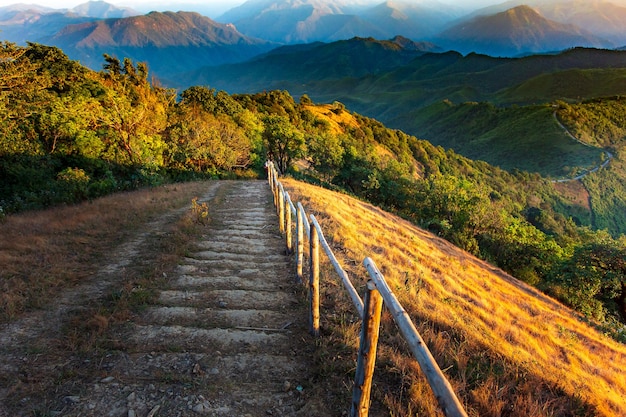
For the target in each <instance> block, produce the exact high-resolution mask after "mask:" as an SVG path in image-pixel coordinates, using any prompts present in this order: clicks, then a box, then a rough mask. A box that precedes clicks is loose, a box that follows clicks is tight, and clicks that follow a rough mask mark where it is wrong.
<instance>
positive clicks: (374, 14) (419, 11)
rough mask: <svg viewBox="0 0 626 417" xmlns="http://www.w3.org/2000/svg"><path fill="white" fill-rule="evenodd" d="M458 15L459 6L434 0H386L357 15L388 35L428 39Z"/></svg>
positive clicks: (459, 11)
mask: <svg viewBox="0 0 626 417" xmlns="http://www.w3.org/2000/svg"><path fill="white" fill-rule="evenodd" d="M461 15H462V10H461V9H459V8H456V7H452V6H449V5H445V4H443V3H440V2H438V1H434V0H432V1H420V2H412V1H409V0H387V1H385V2H384V3H381V4H379V5H377V6H374V7H372V8H370V9H368V10H366V11H364V12H363V13H362V14H361V17H362V18H363V19H365V20H366V21H368V22H371V23H373V24H376V25H377V26H378V27H379V28H380V29H381V30H383V31H384V32H385V33H386V34H387V35H388V37H392V36H395V35H402V36H405V37H407V38H411V39H429V38H432V37H433V36H434V35H436V34H438V33H439V32H441V31H442V30H443V29H444V28H445V27H446V26H448V25H449V24H450V22H451V21H453V20H454V19H457V18H459V16H461Z"/></svg>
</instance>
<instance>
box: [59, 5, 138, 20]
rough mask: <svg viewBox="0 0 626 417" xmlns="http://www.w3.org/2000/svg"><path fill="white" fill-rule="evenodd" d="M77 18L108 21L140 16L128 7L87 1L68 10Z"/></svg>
mask: <svg viewBox="0 0 626 417" xmlns="http://www.w3.org/2000/svg"><path fill="white" fill-rule="evenodd" d="M69 11H70V12H71V13H75V14H77V15H79V16H87V17H96V18H99V19H109V18H117V17H131V16H137V15H140V14H141V13H139V12H138V11H136V10H133V9H131V8H130V7H118V6H114V5H112V4H110V3H107V2H105V1H89V2H86V3H83V4H79V5H78V6H76V7H73V8H71V9H70V10H69Z"/></svg>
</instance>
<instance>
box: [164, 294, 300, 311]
mask: <svg viewBox="0 0 626 417" xmlns="http://www.w3.org/2000/svg"><path fill="white" fill-rule="evenodd" d="M158 302H159V303H161V304H163V305H168V306H194V307H195V306H200V307H206V308H233V309H237V310H246V309H265V310H277V311H280V310H282V309H285V308H291V307H292V306H293V305H297V304H298V303H299V302H298V301H297V299H296V298H295V296H293V295H292V294H289V293H287V292H275V291H249V290H227V289H220V290H207V291H193V290H164V291H161V293H160V294H159V298H158Z"/></svg>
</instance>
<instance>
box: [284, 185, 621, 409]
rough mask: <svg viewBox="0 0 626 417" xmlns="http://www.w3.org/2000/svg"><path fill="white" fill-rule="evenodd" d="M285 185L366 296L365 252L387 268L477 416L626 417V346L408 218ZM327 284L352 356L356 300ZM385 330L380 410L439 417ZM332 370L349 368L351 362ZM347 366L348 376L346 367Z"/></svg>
mask: <svg viewBox="0 0 626 417" xmlns="http://www.w3.org/2000/svg"><path fill="white" fill-rule="evenodd" d="M283 185H284V186H285V188H286V189H287V190H288V192H289V193H290V194H291V197H292V200H293V201H294V202H296V201H300V202H302V203H303V205H304V207H305V208H306V209H307V211H308V212H310V213H313V214H315V215H316V217H317V218H318V220H319V221H320V223H321V224H322V227H323V229H324V230H325V234H326V237H327V240H328V241H329V243H330V244H331V246H332V247H334V248H335V249H336V255H337V256H338V257H339V258H340V259H341V260H342V263H343V265H344V266H345V269H346V270H347V271H348V273H349V274H350V276H351V277H352V278H353V279H354V280H355V285H356V286H357V288H361V291H360V292H361V293H362V288H363V285H364V280H365V279H366V278H365V274H366V273H365V271H364V269H363V268H362V267H360V266H359V265H358V264H359V263H360V262H362V260H363V259H364V258H365V257H366V256H369V257H371V258H372V259H373V260H374V261H375V262H376V263H377V265H378V267H379V268H380V269H381V271H382V272H383V274H384V275H385V277H386V279H387V281H388V282H389V284H390V287H391V288H392V289H393V290H394V291H395V292H396V295H397V296H398V298H399V299H400V301H401V303H402V304H403V305H404V307H405V309H406V310H407V311H408V312H409V314H410V315H411V317H412V318H413V321H414V322H415V324H416V326H417V327H418V330H419V331H420V333H421V334H422V336H423V337H424V338H425V340H426V341H427V343H428V345H429V348H430V349H431V351H432V352H433V355H434V356H435V358H436V359H437V361H438V363H439V365H440V367H441V368H442V369H443V370H444V371H445V372H446V374H447V375H448V376H449V378H450V380H451V383H452V385H453V387H454V388H455V390H456V391H457V393H458V395H459V397H460V399H461V401H462V402H463V403H464V404H465V406H466V409H467V411H468V414H469V415H470V416H478V415H480V416H503V415H506V416H520V417H521V416H570V415H602V416H626V400H625V399H626V376H625V374H624V370H625V369H626V346H624V345H622V344H619V343H617V342H616V341H614V340H612V339H609V338H607V337H605V336H604V335H602V334H600V333H598V332H597V331H596V330H595V329H594V328H592V327H590V326H589V325H586V324H585V323H583V322H582V321H581V318H580V317H579V316H578V315H577V314H576V313H575V312H573V311H571V310H569V309H568V308H566V307H564V306H562V305H561V304H559V303H558V302H556V301H555V300H553V299H551V298H549V297H547V296H545V295H544V294H542V293H540V292H538V291H537V290H535V289H534V288H532V287H530V286H528V285H525V284H524V283H522V282H520V281H518V280H516V279H515V278H513V277H511V276H509V275H507V274H505V273H503V272H502V271H501V270H499V269H497V268H494V267H492V266H490V265H488V264H487V263H485V262H483V261H481V260H479V259H477V258H475V257H473V256H471V255H469V254H467V253H465V252H463V251H461V250H460V249H458V248H456V247H454V246H453V245H451V244H449V243H448V242H446V241H444V240H442V239H439V238H437V237H435V236H433V235H432V234H430V233H428V232H425V231H423V230H421V229H419V228H418V227H416V226H414V225H413V224H411V223H409V222H407V221H404V220H402V219H400V218H398V217H395V216H393V215H391V214H388V213H386V212H384V211H382V210H379V209H377V208H375V207H373V206H371V205H369V204H365V203H363V202H360V201H358V200H356V199H353V198H350V197H348V196H345V195H341V194H337V193H334V192H331V191H328V190H324V189H321V188H318V187H314V186H311V185H307V184H303V183H300V182H298V181H295V180H291V179H285V180H283ZM324 278H325V279H324ZM322 287H323V292H324V297H326V299H324V300H323V310H324V311H323V312H322V318H323V320H325V321H323V322H322V326H326V329H325V332H326V333H327V334H328V335H329V336H328V337H330V335H333V336H334V340H335V341H337V343H335V345H334V349H335V351H336V350H337V346H342V348H343V349H344V352H343V355H344V356H346V351H350V352H353V351H354V349H355V347H354V346H352V345H353V344H354V343H355V342H354V341H353V342H350V341H349V340H350V339H353V338H354V337H355V333H356V332H357V330H355V329H354V327H355V325H354V324H352V322H353V321H354V320H353V318H351V319H349V320H347V319H345V318H342V319H341V320H338V319H337V315H340V316H341V317H344V316H347V314H348V313H346V311H348V309H349V307H348V306H347V304H346V303H347V302H348V301H346V299H347V297H346V296H342V295H338V294H337V292H338V291H340V287H339V285H338V284H337V283H336V280H335V278H334V277H333V276H332V274H330V273H327V274H325V277H323V281H322ZM325 313H326V314H330V315H331V316H332V317H328V316H327V317H326V318H324V314H325ZM346 322H348V324H346ZM383 327H384V330H383V331H384V336H381V341H382V342H381V343H382V346H381V347H380V350H379V352H380V353H379V363H378V365H377V374H376V375H375V376H374V378H375V388H374V393H373V397H374V399H375V402H376V401H377V402H379V403H382V404H384V406H385V407H386V408H387V411H385V412H386V413H389V414H392V415H394V416H399V415H440V414H439V413H440V412H439V411H437V407H436V400H435V399H434V398H433V396H432V395H431V394H430V392H429V388H428V387H427V386H426V385H425V380H424V378H423V377H421V376H420V373H419V371H418V369H417V364H416V363H415V361H413V360H412V359H411V358H410V356H409V355H408V351H407V350H406V347H405V346H404V343H403V342H402V340H401V337H400V336H398V334H397V333H396V331H395V327H394V326H393V324H391V323H390V322H389V317H383ZM342 332H345V336H342ZM338 355H339V354H337V353H335V354H328V356H331V358H330V359H334V358H335V357H336V356H338ZM347 356H349V355H347ZM325 359H326V360H328V359H329V358H325ZM350 360H352V356H350ZM333 363H334V366H335V367H337V368H340V369H341V366H342V365H341V362H338V361H336V360H335V361H334V362H333ZM343 366H344V368H343V369H344V370H345V371H346V372H347V373H349V370H348V369H349V365H348V364H347V362H346V364H345V365H343Z"/></svg>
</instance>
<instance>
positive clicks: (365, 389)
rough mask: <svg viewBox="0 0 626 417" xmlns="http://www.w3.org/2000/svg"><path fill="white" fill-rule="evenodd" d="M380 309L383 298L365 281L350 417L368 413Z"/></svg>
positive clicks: (381, 308) (371, 283)
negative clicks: (365, 289)
mask: <svg viewBox="0 0 626 417" xmlns="http://www.w3.org/2000/svg"><path fill="white" fill-rule="evenodd" d="M382 310H383V298H382V296H381V295H380V293H379V292H378V290H377V289H376V285H375V284H374V282H373V281H371V280H370V281H368V282H367V292H366V293H365V299H364V300H363V323H362V325H361V340H360V343H359V354H358V357H357V365H356V373H355V375H354V388H353V390H352V408H351V410H350V416H351V417H367V416H368V414H369V407H370V393H371V391H372V378H373V377H374V366H375V365H376V349H377V347H378V335H379V334H380V316H381V313H382Z"/></svg>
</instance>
